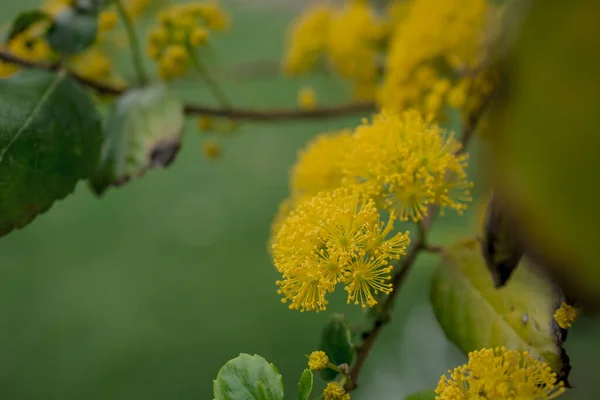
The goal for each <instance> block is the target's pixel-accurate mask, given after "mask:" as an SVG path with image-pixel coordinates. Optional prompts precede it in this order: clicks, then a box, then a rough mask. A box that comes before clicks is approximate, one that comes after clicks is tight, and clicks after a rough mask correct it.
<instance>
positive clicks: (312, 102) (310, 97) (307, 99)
mask: <svg viewBox="0 0 600 400" xmlns="http://www.w3.org/2000/svg"><path fill="white" fill-rule="evenodd" d="M298 106H300V108H302V109H303V110H312V109H314V108H315V107H316V106H317V93H316V92H315V90H314V89H313V88H312V87H310V86H305V87H303V88H302V89H300V90H299V91H298Z"/></svg>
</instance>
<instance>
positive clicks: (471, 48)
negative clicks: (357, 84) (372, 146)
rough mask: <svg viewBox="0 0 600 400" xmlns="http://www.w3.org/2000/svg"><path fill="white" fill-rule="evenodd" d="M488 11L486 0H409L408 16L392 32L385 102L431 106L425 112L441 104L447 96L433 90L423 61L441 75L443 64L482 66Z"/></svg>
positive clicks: (391, 105) (457, 68)
mask: <svg viewBox="0 0 600 400" xmlns="http://www.w3.org/2000/svg"><path fill="white" fill-rule="evenodd" d="M488 12H489V6H488V5H487V2H486V0H448V1H439V0H413V1H411V2H410V3H408V6H407V8H406V9H405V10H403V13H404V18H403V19H402V21H401V23H399V24H398V26H397V27H396V29H395V30H394V33H393V35H392V37H391V38H390V49H389V52H388V54H387V57H386V73H385V77H384V82H383V86H382V87H381V90H380V92H379V99H378V100H379V103H380V104H381V105H382V107H384V108H386V109H392V110H398V111H399V110H403V109H406V108H407V107H422V106H425V109H423V111H425V112H431V109H434V111H437V110H438V109H440V107H439V103H440V102H441V101H442V98H440V97H439V96H438V95H437V94H435V93H434V94H431V93H430V89H431V88H430V85H429V83H428V82H424V81H422V80H420V79H415V76H416V74H417V73H418V71H419V69H421V68H423V67H435V69H433V70H434V71H435V74H436V75H437V74H438V73H439V72H438V70H440V68H439V66H440V65H443V67H442V68H445V69H447V70H450V71H452V70H454V71H464V70H470V69H474V68H476V67H478V66H479V65H480V63H481V60H482V58H483V49H484V43H485V23H486V16H487V14H488ZM436 78H437V77H436ZM428 95H430V97H429V98H428V99H425V97H426V96H428ZM428 108H429V109H428Z"/></svg>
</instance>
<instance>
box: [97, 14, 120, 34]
mask: <svg viewBox="0 0 600 400" xmlns="http://www.w3.org/2000/svg"><path fill="white" fill-rule="evenodd" d="M118 22H119V16H118V15H117V11H116V10H106V11H102V12H101V13H100V15H99V17H98V30H99V31H100V32H107V31H112V30H113V29H115V27H116V26H117V23H118Z"/></svg>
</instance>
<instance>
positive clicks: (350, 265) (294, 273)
mask: <svg viewBox="0 0 600 400" xmlns="http://www.w3.org/2000/svg"><path fill="white" fill-rule="evenodd" d="M392 218H393V217H392ZM392 231H393V224H392V221H391V219H390V221H389V222H388V223H387V224H385V223H383V222H382V221H381V220H380V217H379V213H378V211H377V208H376V207H375V203H374V202H373V200H371V199H370V198H368V197H366V196H363V195H362V194H360V193H357V192H354V191H352V190H351V189H348V188H340V189H336V190H334V191H332V192H321V193H319V194H317V195H316V196H314V197H312V198H310V199H309V200H306V201H303V202H301V203H300V204H298V205H296V206H295V208H294V209H293V210H292V211H291V212H290V214H289V215H288V216H287V218H286V219H285V221H284V222H283V223H282V224H281V227H280V228H279V230H278V232H277V235H276V238H275V240H274V241H273V245H272V255H273V260H274V264H275V267H276V268H277V270H278V271H279V272H280V273H281V274H282V279H281V280H280V281H277V285H278V286H279V293H280V294H281V295H282V296H283V300H282V301H283V302H284V303H285V302H288V301H289V302H290V305H289V307H290V308H291V309H299V310H300V311H312V310H316V311H322V310H325V309H326V306H327V300H326V295H327V293H329V292H333V291H334V289H335V287H336V285H337V284H338V283H343V284H344V285H345V290H346V291H347V292H348V298H347V301H348V303H350V302H353V303H355V304H360V305H361V306H362V307H373V306H374V305H375V304H377V300H376V299H375V297H374V295H376V294H378V293H385V294H389V293H390V292H391V291H392V285H391V284H390V283H389V280H390V279H391V276H390V273H391V270H392V267H391V266H390V265H389V262H390V260H392V259H399V258H400V256H401V255H404V254H406V253H405V249H406V247H407V246H408V244H409V242H410V240H409V238H408V232H407V233H404V234H402V233H397V234H393V235H392V234H391V233H392Z"/></svg>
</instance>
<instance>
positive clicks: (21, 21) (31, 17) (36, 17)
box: [8, 10, 50, 40]
mask: <svg viewBox="0 0 600 400" xmlns="http://www.w3.org/2000/svg"><path fill="white" fill-rule="evenodd" d="M41 21H50V17H49V16H48V14H46V13H45V12H43V11H40V10H31V11H25V12H22V13H21V14H19V16H18V17H17V18H16V19H15V20H14V21H13V23H12V26H11V28H10V31H9V33H8V40H11V39H13V38H14V37H15V36H17V35H19V34H20V33H22V32H24V31H26V30H27V28H29V27H30V26H31V25H33V24H35V23H36V22H41Z"/></svg>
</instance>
